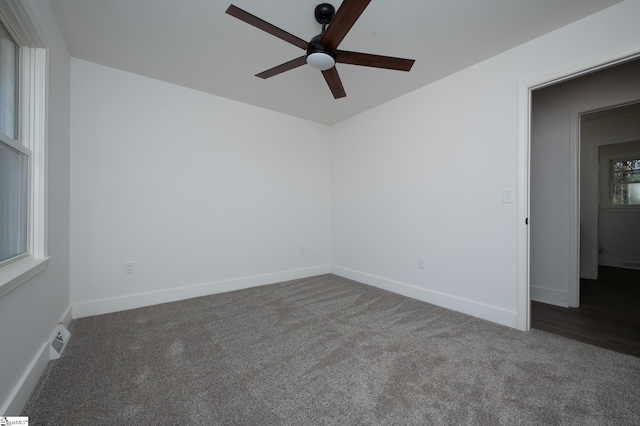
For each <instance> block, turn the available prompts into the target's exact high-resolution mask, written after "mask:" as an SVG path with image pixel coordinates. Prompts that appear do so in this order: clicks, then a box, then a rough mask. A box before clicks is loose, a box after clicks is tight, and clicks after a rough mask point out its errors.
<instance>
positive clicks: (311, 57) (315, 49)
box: [307, 34, 336, 71]
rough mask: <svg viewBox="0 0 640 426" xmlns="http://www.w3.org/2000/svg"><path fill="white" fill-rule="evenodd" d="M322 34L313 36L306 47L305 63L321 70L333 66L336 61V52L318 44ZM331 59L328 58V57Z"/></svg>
mask: <svg viewBox="0 0 640 426" xmlns="http://www.w3.org/2000/svg"><path fill="white" fill-rule="evenodd" d="M321 38H322V34H318V35H317V36H315V37H313V38H312V39H311V41H310V42H309V47H308V48H307V63H308V64H309V65H311V66H312V67H314V68H316V69H319V70H321V71H324V70H327V69H330V68H333V66H334V65H335V63H336V52H334V51H333V50H331V49H329V48H328V47H326V46H324V45H322V44H320V39H321ZM327 56H328V57H330V58H331V59H329V58H328V57H327Z"/></svg>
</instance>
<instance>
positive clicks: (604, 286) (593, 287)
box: [531, 266, 640, 357]
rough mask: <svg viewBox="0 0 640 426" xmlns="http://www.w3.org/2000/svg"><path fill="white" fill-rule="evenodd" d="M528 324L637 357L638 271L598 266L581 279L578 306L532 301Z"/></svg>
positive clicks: (639, 324) (639, 325)
mask: <svg viewBox="0 0 640 426" xmlns="http://www.w3.org/2000/svg"><path fill="white" fill-rule="evenodd" d="M531 327H532V328H537V329H539V330H544V331H547V332H549V333H554V334H559V335H561V336H565V337H568V338H570V339H574V340H579V341H581V342H585V343H590V344H592V345H596V346H600V347H603V348H607V349H611V350H614V351H617V352H622V353H625V354H629V355H633V356H637V357H640V271H638V270H633V269H623V268H612V267H606V266H600V269H599V273H598V280H597V281H594V280H585V279H581V280H580V307H579V308H561V307H558V306H553V305H548V304H546V303H540V302H531Z"/></svg>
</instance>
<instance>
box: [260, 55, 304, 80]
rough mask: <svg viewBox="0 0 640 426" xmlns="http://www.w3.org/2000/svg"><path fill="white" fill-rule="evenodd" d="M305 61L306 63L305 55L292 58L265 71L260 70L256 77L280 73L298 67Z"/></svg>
mask: <svg viewBox="0 0 640 426" xmlns="http://www.w3.org/2000/svg"><path fill="white" fill-rule="evenodd" d="M306 63H307V57H306V56H300V57H299V58H296V59H292V60H290V61H289V62H285V63H284V64H280V65H278V66H277V67H273V68H271V69H268V70H266V71H262V72H261V73H260V74H256V77H260V78H269V77H273V76H274V75H278V74H282V73H283V72H285V71H289V70H292V69H294V68H298V67H300V66H302V65H305V64H306Z"/></svg>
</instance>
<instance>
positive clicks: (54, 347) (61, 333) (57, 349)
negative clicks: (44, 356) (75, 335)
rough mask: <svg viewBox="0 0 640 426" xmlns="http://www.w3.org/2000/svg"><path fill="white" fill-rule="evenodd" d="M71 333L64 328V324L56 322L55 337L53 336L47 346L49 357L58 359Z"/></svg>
mask: <svg viewBox="0 0 640 426" xmlns="http://www.w3.org/2000/svg"><path fill="white" fill-rule="evenodd" d="M70 338H71V333H70V332H69V330H67V329H66V328H65V326H64V325H62V324H58V327H56V337H54V339H53V341H52V342H51V345H50V346H49V359H50V360H52V359H58V358H60V355H62V351H63V350H64V348H65V347H66V346H67V343H69V339H70Z"/></svg>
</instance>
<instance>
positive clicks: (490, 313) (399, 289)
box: [331, 266, 517, 328]
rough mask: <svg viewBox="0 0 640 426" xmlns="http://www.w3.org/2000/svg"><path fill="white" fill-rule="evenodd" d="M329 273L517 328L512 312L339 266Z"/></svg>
mask: <svg viewBox="0 0 640 426" xmlns="http://www.w3.org/2000/svg"><path fill="white" fill-rule="evenodd" d="M331 273H332V274H335V275H338V276H341V277H344V278H349V279H351V280H354V281H358V282H361V283H363V284H368V285H371V286H374V287H378V288H381V289H383V290H387V291H390V292H392V293H396V294H401V295H403V296H407V297H411V298H412V299H417V300H421V301H423V302H427V303H431V304H433V305H437V306H441V307H443V308H447V309H451V310H453V311H457V312H461V313H463V314H467V315H471V316H474V317H477V318H481V319H484V320H487V321H491V322H495V323H498V324H502V325H506V326H507V327H512V328H517V319H516V317H517V315H516V312H513V311H508V310H506V309H502V308H498V307H495V306H490V305H486V304H484V303H478V302H474V301H473V300H468V299H463V298H460V297H457V296H452V295H449V294H444V293H439V292H436V291H432V290H427V289H424V288H421V287H416V286H414V285H411V284H406V283H401V282H398V281H393V280H389V279H387V278H382V277H378V276H375V275H370V274H365V273H363V272H358V271H354V270H352V269H347V268H343V267H340V266H332V267H331Z"/></svg>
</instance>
